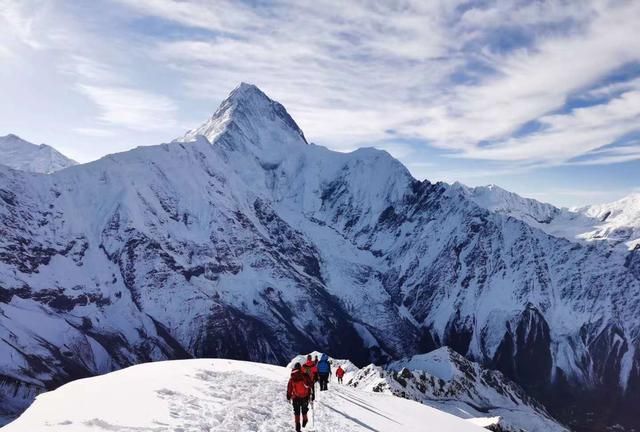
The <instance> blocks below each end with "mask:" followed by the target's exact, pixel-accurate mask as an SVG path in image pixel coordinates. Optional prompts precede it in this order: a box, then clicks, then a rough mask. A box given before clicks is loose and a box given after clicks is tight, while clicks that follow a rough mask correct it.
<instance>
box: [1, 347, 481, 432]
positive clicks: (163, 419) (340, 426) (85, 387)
mask: <svg viewBox="0 0 640 432" xmlns="http://www.w3.org/2000/svg"><path fill="white" fill-rule="evenodd" d="M289 373H290V370H289V369H285V368H282V367H278V366H270V365H265V364H260V363H249V362H241V361H233V360H180V361H169V362H157V363H148V364H144V365H138V366H132V367H130V368H127V369H124V370H121V371H118V372H113V373H110V374H107V375H103V376H100V377H94V378H87V379H82V380H78V381H74V382H72V383H69V384H66V385H64V386H62V387H60V388H59V389H57V390H55V391H52V392H50V393H45V394H42V395H40V396H38V398H37V400H36V401H35V403H34V404H33V405H32V406H31V407H30V408H29V409H28V410H27V411H26V412H25V413H24V414H23V415H22V416H21V417H20V418H19V419H18V420H16V421H14V422H13V423H11V424H10V425H8V426H6V427H5V428H4V429H3V430H6V431H7V432H34V431H38V432H46V431H51V432H54V431H55V432H58V431H69V432H75V431H77V432H86V431H88V430H108V431H159V432H160V431H263V432H282V431H288V430H293V412H292V409H291V405H290V404H288V403H287V401H286V399H285V391H286V386H287V379H288V377H289ZM310 422H311V423H310V425H309V427H308V428H306V429H307V430H311V428H314V429H315V430H319V431H341V432H370V431H373V430H375V431H378V432H397V431H400V430H401V431H406V432H418V431H423V430H424V425H425V424H429V425H430V427H432V428H434V430H441V431H448V432H482V431H483V430H484V431H485V432H486V429H482V428H481V427H479V426H477V425H475V424H474V422H473V419H471V420H468V421H467V420H462V419H459V418H457V417H454V416H452V415H450V414H447V413H444V412H442V411H439V410H437V409H433V408H431V407H428V406H425V405H422V404H419V403H416V402H412V401H408V400H405V399H401V398H397V397H394V396H389V395H381V394H373V393H367V392H360V391H356V390H354V389H349V388H346V386H345V387H333V388H332V389H331V390H330V391H328V392H322V393H320V392H318V396H317V398H316V401H315V403H314V406H313V414H312V415H311V414H310Z"/></svg>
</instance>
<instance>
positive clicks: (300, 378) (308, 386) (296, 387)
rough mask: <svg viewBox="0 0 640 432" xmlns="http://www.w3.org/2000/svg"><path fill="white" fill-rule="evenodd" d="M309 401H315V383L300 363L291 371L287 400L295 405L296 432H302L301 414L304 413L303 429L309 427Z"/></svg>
mask: <svg viewBox="0 0 640 432" xmlns="http://www.w3.org/2000/svg"><path fill="white" fill-rule="evenodd" d="M309 399H311V400H315V392H314V389H313V381H311V378H310V377H309V375H308V374H306V373H305V372H303V371H302V369H301V366H300V363H296V364H295V366H294V367H293V370H292V371H291V378H289V383H288V384H287V400H288V401H291V403H292V404H293V415H294V421H295V423H296V432H300V430H301V429H300V414H301V413H302V427H305V426H306V425H307V422H308V421H309V420H308V417H307V412H309Z"/></svg>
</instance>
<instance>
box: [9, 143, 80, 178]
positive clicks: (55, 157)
mask: <svg viewBox="0 0 640 432" xmlns="http://www.w3.org/2000/svg"><path fill="white" fill-rule="evenodd" d="M0 164H2V165H6V166H8V167H10V168H13V169H17V170H21V171H28V172H35V173H42V174H51V173H52V172H55V171H59V170H61V169H64V168H68V167H70V166H73V165H77V162H76V161H74V160H72V159H69V158H68V157H66V156H65V155H63V154H62V153H60V152H59V151H57V150H56V149H54V148H53V147H51V146H48V145H46V144H40V145H36V144H32V143H30V142H28V141H25V140H23V139H22V138H20V137H18V136H16V135H13V134H9V135H6V136H3V137H0Z"/></svg>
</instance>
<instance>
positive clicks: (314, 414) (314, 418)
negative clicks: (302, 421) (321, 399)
mask: <svg viewBox="0 0 640 432" xmlns="http://www.w3.org/2000/svg"><path fill="white" fill-rule="evenodd" d="M311 423H312V424H313V426H312V429H313V430H316V410H315V409H314V401H313V400H311Z"/></svg>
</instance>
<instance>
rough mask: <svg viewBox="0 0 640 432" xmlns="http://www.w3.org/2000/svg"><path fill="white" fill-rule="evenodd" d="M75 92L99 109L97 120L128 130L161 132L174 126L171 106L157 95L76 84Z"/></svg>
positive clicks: (166, 100) (172, 106)
mask: <svg viewBox="0 0 640 432" xmlns="http://www.w3.org/2000/svg"><path fill="white" fill-rule="evenodd" d="M78 89H79V90H80V91H81V92H82V93H84V94H86V95H87V96H88V97H89V98H90V99H91V100H93V102H94V103H95V104H96V105H97V106H98V107H99V108H100V111H101V114H100V119H101V120H102V121H104V122H105V123H108V124H114V125H120V126H124V127H127V128H130V129H165V128H167V127H173V126H175V120H174V113H175V112H176V110H177V107H176V106H175V104H174V103H173V102H172V101H171V99H168V98H166V97H164V96H158V95H155V94H152V93H147V92H144V91H140V90H135V89H132V88H126V87H98V86H92V85H86V84H79V85H78Z"/></svg>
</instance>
